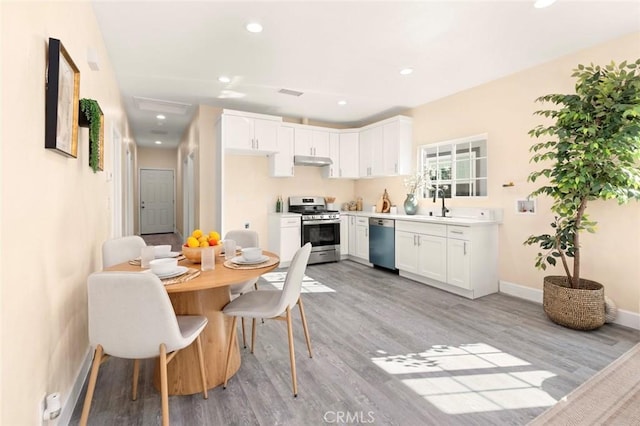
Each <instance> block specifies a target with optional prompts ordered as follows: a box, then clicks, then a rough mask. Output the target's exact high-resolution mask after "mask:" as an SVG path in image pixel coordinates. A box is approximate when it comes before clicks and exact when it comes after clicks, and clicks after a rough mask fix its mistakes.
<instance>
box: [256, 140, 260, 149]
mask: <svg viewBox="0 0 640 426" xmlns="http://www.w3.org/2000/svg"><path fill="white" fill-rule="evenodd" d="M256 149H260V139H256Z"/></svg>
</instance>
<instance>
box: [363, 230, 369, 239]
mask: <svg viewBox="0 0 640 426" xmlns="http://www.w3.org/2000/svg"><path fill="white" fill-rule="evenodd" d="M364 236H365V237H367V238H369V228H364Z"/></svg>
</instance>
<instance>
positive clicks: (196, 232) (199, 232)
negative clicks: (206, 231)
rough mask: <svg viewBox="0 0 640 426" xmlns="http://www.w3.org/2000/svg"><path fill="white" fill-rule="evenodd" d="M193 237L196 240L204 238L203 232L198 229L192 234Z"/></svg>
mask: <svg viewBox="0 0 640 426" xmlns="http://www.w3.org/2000/svg"><path fill="white" fill-rule="evenodd" d="M191 236H192V237H195V238H200V237H202V230H200V229H196V230H195V231H193V232H192V233H191Z"/></svg>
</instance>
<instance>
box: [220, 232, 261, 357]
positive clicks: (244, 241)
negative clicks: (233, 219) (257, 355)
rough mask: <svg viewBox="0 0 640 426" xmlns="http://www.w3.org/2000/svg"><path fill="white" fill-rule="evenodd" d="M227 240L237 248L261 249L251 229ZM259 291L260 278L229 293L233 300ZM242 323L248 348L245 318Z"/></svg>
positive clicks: (234, 286) (232, 235)
mask: <svg viewBox="0 0 640 426" xmlns="http://www.w3.org/2000/svg"><path fill="white" fill-rule="evenodd" d="M224 239H225V240H233V241H235V242H236V245H237V246H240V247H245V248H246V247H260V241H259V238H258V233H257V232H256V231H252V230H250V229H235V230H231V231H229V232H227V233H226V234H225V236H224ZM257 289H258V278H254V279H251V280H247V281H244V282H241V283H238V284H234V285H231V286H229V292H230V293H231V299H235V298H236V297H238V296H240V295H241V294H244V293H246V292H248V291H251V290H257ZM241 323H242V345H243V346H244V347H245V348H246V347H247V338H246V335H245V324H244V318H242V320H241Z"/></svg>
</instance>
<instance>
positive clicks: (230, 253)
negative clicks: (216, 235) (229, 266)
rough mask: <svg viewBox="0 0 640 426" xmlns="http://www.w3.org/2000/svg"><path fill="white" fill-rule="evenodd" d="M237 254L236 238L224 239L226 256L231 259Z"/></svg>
mask: <svg viewBox="0 0 640 426" xmlns="http://www.w3.org/2000/svg"><path fill="white" fill-rule="evenodd" d="M235 256H236V242H235V241H234V240H224V258H225V259H227V260H229V259H233V258H234V257H235Z"/></svg>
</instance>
